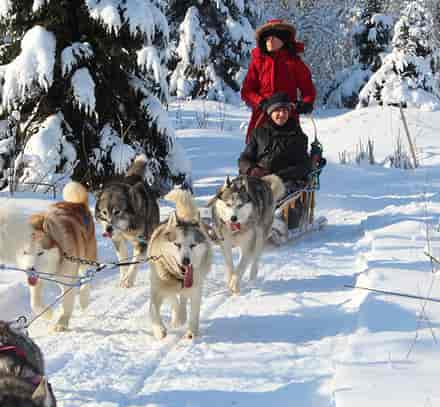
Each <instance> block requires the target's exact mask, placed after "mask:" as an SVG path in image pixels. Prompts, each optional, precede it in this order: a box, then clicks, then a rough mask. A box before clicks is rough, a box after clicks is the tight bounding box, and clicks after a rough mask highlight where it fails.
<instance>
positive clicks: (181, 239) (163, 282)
mask: <svg viewBox="0 0 440 407" xmlns="http://www.w3.org/2000/svg"><path fill="white" fill-rule="evenodd" d="M165 199H167V200H170V201H173V202H174V203H175V204H176V210H175V211H174V212H173V213H172V214H171V215H170V217H169V218H168V220H167V221H166V222H164V223H162V224H160V225H159V226H158V227H157V228H156V229H155V230H154V232H153V234H152V236H151V239H150V243H149V245H148V257H152V260H151V262H150V288H151V298H150V319H151V323H152V329H153V334H154V336H155V337H156V338H157V339H163V338H165V336H166V335H167V329H166V327H165V325H164V323H163V321H162V317H161V314H160V309H161V306H162V304H163V302H164V301H169V302H170V303H171V308H172V312H171V327H172V328H178V327H179V326H182V325H184V324H185V323H186V320H187V302H188V300H189V308H190V313H189V322H188V329H187V331H186V337H187V338H188V339H192V338H194V337H195V336H198V334H199V319H200V305H201V300H202V287H203V281H204V280H205V278H206V275H207V274H208V273H209V271H210V269H211V264H212V247H211V240H210V237H209V235H208V233H207V229H206V226H205V225H204V224H203V222H201V221H200V215H199V210H198V208H197V205H196V203H195V200H194V198H193V196H192V195H191V193H190V192H189V191H188V190H183V189H174V190H172V191H171V192H170V193H168V194H167V195H166V196H165Z"/></svg>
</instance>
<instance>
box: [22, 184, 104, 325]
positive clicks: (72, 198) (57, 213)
mask: <svg viewBox="0 0 440 407" xmlns="http://www.w3.org/2000/svg"><path fill="white" fill-rule="evenodd" d="M63 199H64V201H61V202H57V203H54V204H52V205H50V206H49V207H48V209H47V210H46V212H44V213H39V214H34V215H32V216H31V217H30V224H31V227H32V231H33V233H32V244H31V246H30V248H29V251H28V252H27V253H26V255H27V256H28V257H30V258H31V259H32V263H33V266H34V267H35V269H36V271H39V270H40V269H41V270H42V271H45V272H46V271H47V272H51V273H53V274H54V277H56V278H57V280H59V281H60V283H61V284H60V285H61V288H62V291H63V294H64V296H63V301H62V306H61V314H60V315H59V317H58V319H57V322H56V323H55V326H54V330H55V331H64V330H66V329H67V327H68V324H69V320H70V317H71V315H72V311H73V305H74V300H75V291H74V290H71V289H69V286H66V285H64V284H62V283H70V284H72V282H74V281H75V279H76V278H78V277H79V276H80V275H81V273H82V272H83V271H84V269H85V268H87V267H88V266H87V265H80V264H78V263H76V262H72V261H70V260H68V259H66V258H65V255H67V256H73V257H78V258H82V259H86V260H92V261H96V253H97V247H96V246H97V245H96V237H95V224H94V223H93V216H92V214H91V213H90V211H89V206H88V193H87V190H86V188H85V187H84V186H82V185H81V184H79V183H77V182H70V183H68V184H67V185H66V186H65V187H64V190H63ZM45 254H46V255H47V256H49V258H50V262H49V270H45V269H43V268H42V266H41V263H39V258H40V256H42V257H43V255H45ZM30 289H31V306H32V310H33V311H34V312H35V313H40V312H41V310H43V309H44V306H43V304H42V298H41V296H42V281H41V280H37V281H36V282H34V283H32V284H31V282H30ZM88 303H89V284H84V285H82V286H81V288H80V305H81V308H83V309H85V308H86V307H87V305H88ZM43 315H44V316H45V317H46V318H52V313H51V311H50V310H48V311H46V312H45V313H44V314H43Z"/></svg>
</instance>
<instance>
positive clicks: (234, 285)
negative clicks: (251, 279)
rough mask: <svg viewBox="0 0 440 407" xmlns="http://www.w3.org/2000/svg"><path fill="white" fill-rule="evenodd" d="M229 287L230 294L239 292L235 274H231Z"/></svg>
mask: <svg viewBox="0 0 440 407" xmlns="http://www.w3.org/2000/svg"><path fill="white" fill-rule="evenodd" d="M229 289H230V290H231V292H232V294H236V295H237V294H240V283H239V281H238V278H237V276H236V275H233V276H232V277H231V279H230V280H229Z"/></svg>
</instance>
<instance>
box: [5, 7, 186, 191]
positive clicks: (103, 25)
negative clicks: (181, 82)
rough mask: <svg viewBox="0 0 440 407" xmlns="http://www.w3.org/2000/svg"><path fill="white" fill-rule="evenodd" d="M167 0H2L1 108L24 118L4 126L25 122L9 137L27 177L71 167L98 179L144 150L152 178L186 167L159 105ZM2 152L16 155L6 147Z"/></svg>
mask: <svg viewBox="0 0 440 407" xmlns="http://www.w3.org/2000/svg"><path fill="white" fill-rule="evenodd" d="M160 1H161V0H142V1H140V0H134V1H129V2H127V1H125V0H105V1H103V0H77V1H69V0H0V16H1V27H0V28H1V32H2V33H3V37H4V38H6V43H5V44H4V45H3V46H2V51H3V52H2V55H1V57H2V58H1V61H0V63H1V64H2V65H1V66H0V83H1V85H0V96H1V108H2V113H1V116H2V117H1V118H2V119H6V118H8V117H11V114H13V116H14V117H15V118H16V122H17V123H16V124H17V125H16V126H15V127H14V126H3V127H4V128H9V129H11V128H14V129H16V130H17V131H16V134H15V140H14V141H15V143H12V142H11V143H10V144H9V145H10V146H11V145H15V146H16V148H17V150H18V152H19V156H18V159H17V160H15V165H16V167H17V170H18V172H17V175H18V177H19V180H20V182H23V183H25V182H46V183H51V184H53V183H57V182H60V181H61V180H63V179H65V178H68V177H70V176H72V177H73V178H75V179H78V180H81V181H88V182H91V183H92V186H96V185H97V184H98V183H100V182H101V181H105V179H106V178H107V177H109V176H113V175H114V174H121V173H124V171H125V170H126V169H127V167H128V166H129V165H130V163H131V161H132V160H133V158H134V157H135V155H137V154H138V153H145V154H146V156H147V158H148V171H147V173H146V175H147V179H148V180H149V182H150V183H151V184H156V185H163V184H164V183H168V184H169V181H170V180H177V179H178V178H182V177H183V176H184V172H185V169H186V168H187V167H186V162H185V160H184V159H183V157H182V152H181V151H180V149H179V147H178V146H177V145H176V143H175V140H174V133H173V130H172V128H171V127H170V126H169V123H168V116H167V114H166V113H165V112H164V111H163V110H162V106H161V101H164V100H165V99H166V96H167V92H168V90H167V86H166V72H165V70H164V69H163V67H164V66H165V62H166V52H167V43H168V37H169V28H168V24H167V21H166V18H165V15H164V14H163V12H162V11H161V8H160ZM3 134H4V136H3V140H7V139H8V138H7V137H6V136H7V134H8V133H5V132H4V133H3ZM9 134H10V132H9ZM0 148H1V147H0ZM0 155H2V157H3V158H4V159H6V161H7V160H8V159H10V154H9V156H8V149H7V148H4V149H3V150H1V149H0ZM3 164H4V165H3V168H2V170H5V167H7V166H8V165H13V164H12V163H11V162H9V163H8V162H4V163H3Z"/></svg>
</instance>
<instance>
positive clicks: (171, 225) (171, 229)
mask: <svg viewBox="0 0 440 407" xmlns="http://www.w3.org/2000/svg"><path fill="white" fill-rule="evenodd" d="M176 226H177V216H176V212H173V213H172V214H171V215H170V217H169V218H168V223H167V227H166V230H165V236H166V238H167V239H168V241H169V242H174V241H175V240H176Z"/></svg>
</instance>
